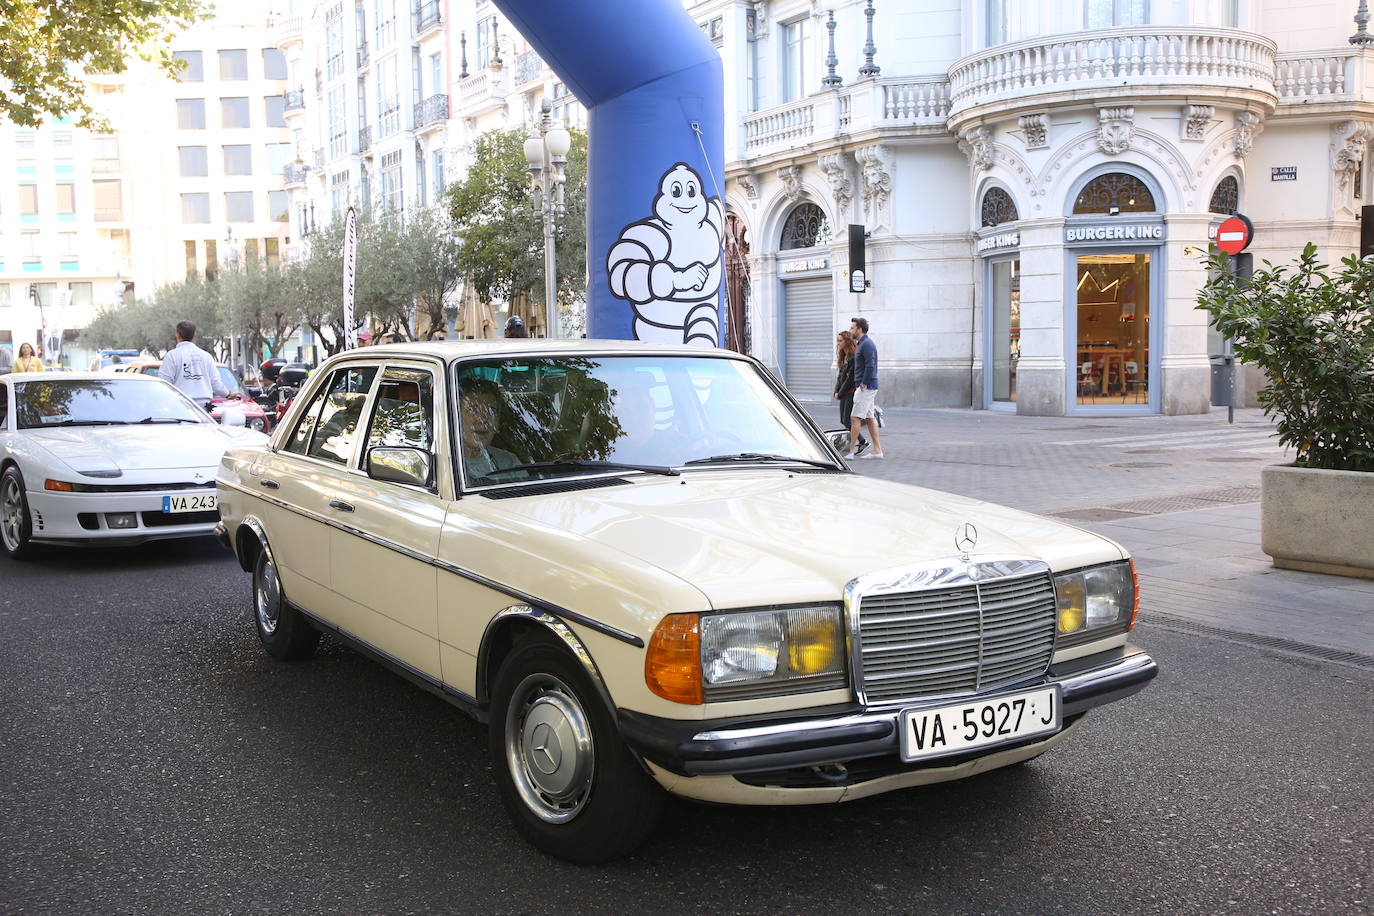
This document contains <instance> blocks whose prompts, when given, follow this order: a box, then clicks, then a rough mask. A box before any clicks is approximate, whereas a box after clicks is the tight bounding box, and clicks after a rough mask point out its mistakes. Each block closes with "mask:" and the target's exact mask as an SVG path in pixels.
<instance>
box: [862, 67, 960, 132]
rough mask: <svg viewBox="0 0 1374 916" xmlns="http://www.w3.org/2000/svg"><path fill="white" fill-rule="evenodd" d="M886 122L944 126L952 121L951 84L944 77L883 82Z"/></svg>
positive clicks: (881, 82)
mask: <svg viewBox="0 0 1374 916" xmlns="http://www.w3.org/2000/svg"><path fill="white" fill-rule="evenodd" d="M879 82H880V85H881V86H882V91H883V95H882V100H883V109H882V119H881V120H883V121H897V122H902V123H911V122H925V123H940V124H943V123H944V121H945V119H946V118H948V117H949V108H950V84H949V80H947V79H945V78H944V77H943V76H939V77H923V78H916V79H902V80H895V79H888V80H880V81H879Z"/></svg>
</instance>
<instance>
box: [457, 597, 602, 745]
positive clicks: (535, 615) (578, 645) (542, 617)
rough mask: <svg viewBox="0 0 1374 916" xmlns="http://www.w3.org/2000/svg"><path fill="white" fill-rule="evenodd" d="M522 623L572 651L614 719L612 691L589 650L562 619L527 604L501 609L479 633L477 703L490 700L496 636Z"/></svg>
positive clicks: (487, 702)
mask: <svg viewBox="0 0 1374 916" xmlns="http://www.w3.org/2000/svg"><path fill="white" fill-rule="evenodd" d="M522 622H523V623H526V624H529V625H532V626H535V627H539V628H542V629H543V630H544V631H545V632H546V633H548V634H549V635H551V636H552V637H553V638H554V639H555V641H557V642H558V643H559V644H561V645H562V646H563V647H564V648H566V649H567V650H568V651H569V652H570V653H572V656H573V657H574V658H575V659H577V662H578V664H580V665H581V666H582V670H583V671H584V672H585V673H586V675H587V677H588V678H590V679H591V682H592V686H593V687H595V688H596V692H597V694H598V696H600V697H601V701H602V702H603V703H605V704H606V709H607V710H608V711H609V712H610V713H611V715H612V720H613V721H614V715H615V703H614V702H613V701H612V700H611V692H610V690H609V689H607V687H606V681H605V679H604V678H603V677H602V676H601V669H599V668H598V667H597V666H596V660H595V659H594V658H592V653H591V652H590V651H589V650H588V649H587V646H586V644H584V643H583V642H582V640H581V639H580V638H578V635H577V634H576V633H574V632H573V629H572V627H570V626H568V624H567V623H566V622H564V621H563V620H562V619H561V618H559V617H557V616H555V615H553V614H550V613H549V612H548V611H544V610H540V609H539V608H535V607H531V606H530V605H528V604H512V605H510V606H509V607H505V608H502V609H501V610H500V611H498V612H497V613H496V615H495V616H493V617H492V618H491V620H490V621H489V622H488V623H487V627H486V629H485V630H484V631H483V633H482V642H481V644H480V646H479V647H478V650H477V701H478V703H479V704H481V705H482V706H484V707H485V706H489V704H490V703H491V686H490V684H491V680H492V678H493V677H494V676H495V672H494V671H493V670H492V663H491V653H492V647H493V645H494V644H495V643H496V638H497V636H499V635H500V634H501V633H502V632H504V631H505V630H507V629H509V628H510V627H511V626H516V625H519V624H520V623H522Z"/></svg>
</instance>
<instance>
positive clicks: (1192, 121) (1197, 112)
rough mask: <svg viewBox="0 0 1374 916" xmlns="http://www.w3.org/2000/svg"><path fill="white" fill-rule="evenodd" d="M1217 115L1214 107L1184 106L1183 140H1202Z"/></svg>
mask: <svg viewBox="0 0 1374 916" xmlns="http://www.w3.org/2000/svg"><path fill="white" fill-rule="evenodd" d="M1216 114H1217V110H1216V108H1215V107H1214V106H1212V105H1184V106H1183V135H1182V139H1184V140H1195V141H1200V140H1202V138H1203V137H1205V136H1206V135H1207V128H1208V127H1209V126H1210V125H1211V123H1212V119H1213V118H1215V117H1216Z"/></svg>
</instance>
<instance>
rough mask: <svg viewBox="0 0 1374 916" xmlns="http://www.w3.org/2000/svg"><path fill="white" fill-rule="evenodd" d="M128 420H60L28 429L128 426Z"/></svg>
mask: <svg viewBox="0 0 1374 916" xmlns="http://www.w3.org/2000/svg"><path fill="white" fill-rule="evenodd" d="M128 425H129V421H128V420H60V421H58V422H57V423H40V424H39V425H38V426H33V427H30V429H52V428H53V427H54V426H128Z"/></svg>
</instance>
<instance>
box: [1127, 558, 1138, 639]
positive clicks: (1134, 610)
mask: <svg viewBox="0 0 1374 916" xmlns="http://www.w3.org/2000/svg"><path fill="white" fill-rule="evenodd" d="M1128 562H1129V563H1130V564H1131V595H1132V596H1133V597H1132V598H1131V622H1130V623H1128V624H1126V629H1127V630H1128V631H1129V630H1131V629H1133V628H1134V627H1135V619H1136V617H1138V616H1140V573H1138V572H1136V571H1135V560H1129V561H1128Z"/></svg>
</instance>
